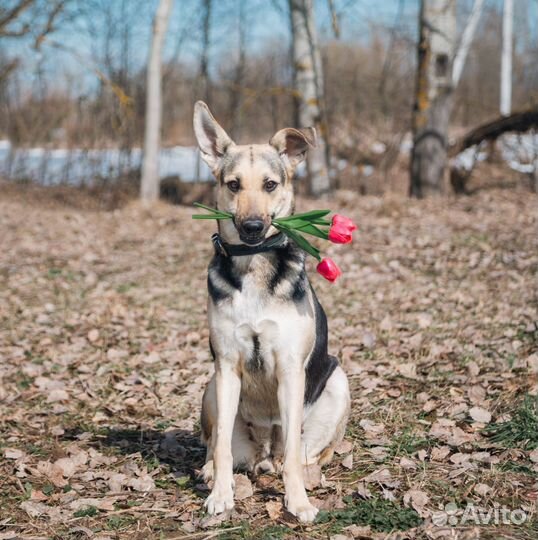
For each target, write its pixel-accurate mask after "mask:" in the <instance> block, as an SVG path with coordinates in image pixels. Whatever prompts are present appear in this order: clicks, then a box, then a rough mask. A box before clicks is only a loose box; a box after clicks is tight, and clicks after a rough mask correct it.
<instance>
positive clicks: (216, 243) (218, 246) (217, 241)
mask: <svg viewBox="0 0 538 540" xmlns="http://www.w3.org/2000/svg"><path fill="white" fill-rule="evenodd" d="M211 242H213V247H214V248H215V251H216V252H217V253H218V254H219V255H222V256H224V257H229V254H228V252H227V251H226V248H225V247H224V243H223V242H222V240H221V238H220V234H219V233H214V234H212V235H211Z"/></svg>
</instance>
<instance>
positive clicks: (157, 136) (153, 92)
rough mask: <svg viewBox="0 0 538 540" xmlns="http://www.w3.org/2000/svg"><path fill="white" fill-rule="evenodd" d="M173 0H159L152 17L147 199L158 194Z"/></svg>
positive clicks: (143, 193) (143, 187)
mask: <svg viewBox="0 0 538 540" xmlns="http://www.w3.org/2000/svg"><path fill="white" fill-rule="evenodd" d="M171 10H172V0H160V2H159V6H158V7H157V12H156V14H155V19H154V21H153V37H152V40H151V47H150V54H149V61H148V67H147V97H146V126H145V131H144V161H143V164H142V181H141V187H140V196H141V198H142V200H143V201H145V202H153V201H156V200H157V199H158V197H159V151H160V149H161V122H162V87H161V83H162V73H161V72H162V49H163V44H164V39H165V37H166V29H167V26H168V19H169V18H170V12H171Z"/></svg>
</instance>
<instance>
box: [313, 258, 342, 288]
mask: <svg viewBox="0 0 538 540" xmlns="http://www.w3.org/2000/svg"><path fill="white" fill-rule="evenodd" d="M316 270H317V271H318V273H319V274H321V275H322V276H323V277H324V278H325V279H326V280H328V281H330V282H331V283H334V282H335V281H336V280H337V278H338V277H339V276H341V275H342V271H341V270H340V268H338V266H337V265H336V263H335V262H334V261H333V260H332V259H329V258H328V257H327V258H325V259H323V260H322V261H321V262H320V263H319V264H318V265H317V267H316Z"/></svg>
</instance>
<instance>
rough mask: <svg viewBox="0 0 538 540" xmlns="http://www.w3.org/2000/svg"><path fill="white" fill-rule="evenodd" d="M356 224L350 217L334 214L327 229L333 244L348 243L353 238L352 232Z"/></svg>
mask: <svg viewBox="0 0 538 540" xmlns="http://www.w3.org/2000/svg"><path fill="white" fill-rule="evenodd" d="M356 229H357V226H356V225H355V223H353V221H351V219H349V218H347V217H345V216H341V215H340V214H335V215H334V216H333V219H332V224H331V228H330V229H329V235H328V238H329V240H330V241H331V242H333V243H334V244H349V243H350V242H351V241H352V240H353V236H352V233H353V231H354V230H356Z"/></svg>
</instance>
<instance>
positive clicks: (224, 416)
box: [205, 358, 241, 514]
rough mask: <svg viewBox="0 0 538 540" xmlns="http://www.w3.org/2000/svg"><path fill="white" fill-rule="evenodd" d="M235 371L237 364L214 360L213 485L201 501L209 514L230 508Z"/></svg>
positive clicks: (237, 380)
mask: <svg viewBox="0 0 538 540" xmlns="http://www.w3.org/2000/svg"><path fill="white" fill-rule="evenodd" d="M236 368H237V362H235V361H233V360H232V359H231V358H217V360H216V372H215V379H216V380H215V382H216V393H217V425H216V426H215V427H214V429H213V435H212V436H214V437H215V446H214V450H213V467H214V484H213V490H212V491H211V494H210V495H209V497H208V498H207V499H206V501H205V507H206V508H207V511H208V513H210V514H219V513H221V512H224V511H225V510H231V509H232V508H233V506H234V494H233V489H234V485H233V457H232V432H233V426H234V421H235V416H236V414H237V407H238V404H239V394H240V391H241V379H240V377H239V375H238V373H237V371H236Z"/></svg>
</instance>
